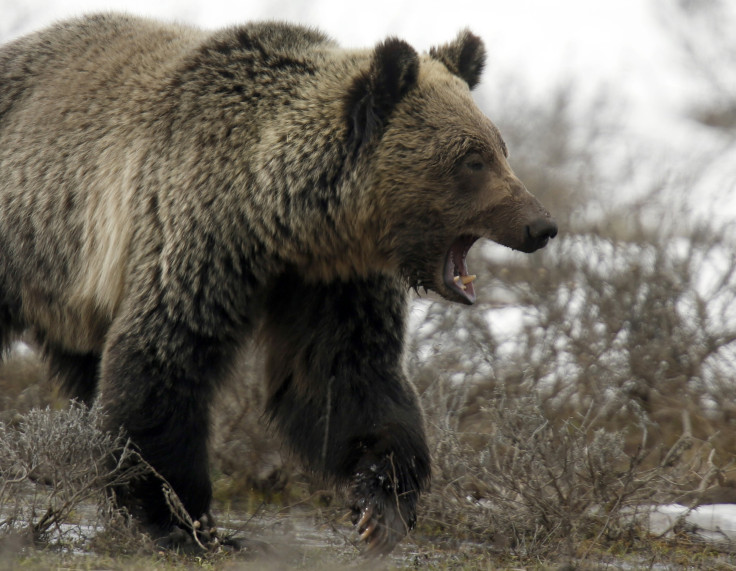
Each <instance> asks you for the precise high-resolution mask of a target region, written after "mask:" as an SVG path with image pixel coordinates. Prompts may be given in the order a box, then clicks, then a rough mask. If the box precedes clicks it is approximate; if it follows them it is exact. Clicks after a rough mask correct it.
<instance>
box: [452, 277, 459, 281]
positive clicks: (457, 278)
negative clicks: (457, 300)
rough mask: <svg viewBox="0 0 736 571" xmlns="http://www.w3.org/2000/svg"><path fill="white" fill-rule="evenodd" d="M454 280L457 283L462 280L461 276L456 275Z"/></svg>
mask: <svg viewBox="0 0 736 571" xmlns="http://www.w3.org/2000/svg"><path fill="white" fill-rule="evenodd" d="M452 280H453V281H454V282H455V283H457V282H459V281H460V276H455V277H454V278H452Z"/></svg>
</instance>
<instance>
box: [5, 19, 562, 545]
mask: <svg viewBox="0 0 736 571" xmlns="http://www.w3.org/2000/svg"><path fill="white" fill-rule="evenodd" d="M484 57H485V52H484V48H483V45H482V42H481V41H480V40H479V39H478V38H477V37H475V36H473V35H472V34H470V33H469V32H467V31H466V32H462V33H461V34H460V35H459V36H458V38H457V39H456V40H455V41H454V42H451V43H449V44H446V45H444V46H441V47H438V48H435V49H433V50H431V52H430V53H429V54H424V55H419V54H417V53H416V52H415V51H414V49H413V48H411V47H410V46H409V45H408V44H406V43H405V42H403V41H401V40H398V39H394V38H390V39H388V40H386V41H385V42H382V43H380V44H379V45H377V46H376V47H375V48H374V49H372V50H361V51H348V50H343V49H341V48H339V47H338V46H337V45H336V44H335V43H334V42H333V41H331V40H329V39H328V38H326V37H325V36H324V35H322V34H321V33H319V32H316V31H314V30H310V29H306V28H301V27H297V26H290V25H286V24H278V23H268V24H252V25H245V26H240V27H234V28H230V29H226V30H222V31H219V32H214V33H210V32H203V31H200V30H197V29H193V28H188V27H183V26H175V25H162V24H159V23H155V22H152V21H148V20H142V19H136V18H131V17H124V16H116V15H99V16H92V17H88V18H84V19H80V20H74V21H69V22H64V23H61V24H58V25H56V26H54V27H52V28H50V29H47V30H44V31H41V32H39V33H36V34H33V35H30V36H27V37H24V38H21V39H19V40H17V41H15V42H13V43H10V44H7V45H5V46H3V47H2V48H0V85H2V89H0V252H2V254H1V256H0V320H1V321H0V342H1V343H2V344H3V345H4V346H7V344H8V343H10V342H11V341H12V339H13V338H14V337H15V336H16V335H17V334H18V333H20V332H22V331H24V330H29V331H31V332H33V333H34V334H35V335H36V336H37V338H38V339H39V341H40V343H41V344H42V346H43V348H44V351H45V353H46V355H47V357H48V359H49V360H50V363H51V366H52V370H53V371H54V373H55V374H56V375H57V376H58V377H59V378H60V379H61V381H62V382H63V383H64V385H65V387H66V388H67V390H68V391H69V392H70V393H71V394H72V395H74V396H77V397H78V398H81V399H82V400H85V401H87V402H90V401H92V400H93V399H94V398H99V400H100V401H101V403H102V405H103V407H104V409H105V411H106V412H107V418H108V419H109V424H110V427H111V428H114V427H117V426H120V425H122V426H123V427H124V428H125V429H126V430H127V431H128V433H129V434H130V436H131V437H132V438H133V440H134V442H135V443H136V444H137V445H138V447H139V448H140V450H141V452H142V454H143V455H144V457H146V458H147V459H148V460H149V462H150V463H151V464H152V465H153V466H154V467H155V468H156V469H157V470H158V471H159V472H160V473H161V474H162V475H163V476H165V477H166V479H167V480H168V481H169V482H170V484H171V485H172V486H173V488H174V489H175V490H176V492H177V493H178V495H179V496H180V498H181V499H182V501H183V504H184V506H185V507H186V509H187V510H188V511H189V513H190V514H191V515H192V517H193V518H199V517H200V516H202V515H205V514H207V512H208V510H209V506H210V499H211V487H210V480H209V475H208V470H207V439H208V429H209V415H210V402H211V400H212V396H213V393H214V391H215V390H216V388H217V386H218V383H219V379H220V378H222V377H223V376H224V375H223V373H224V371H225V370H226V368H227V367H228V366H229V365H230V364H231V361H232V360H233V357H234V355H235V353H236V352H237V348H238V347H239V346H240V345H241V344H242V343H243V341H244V339H245V338H246V337H249V336H252V335H255V334H257V333H260V335H261V337H262V339H263V343H264V346H265V348H266V351H267V353H268V379H267V382H268V387H269V391H270V392H269V394H270V400H269V410H270V414H271V416H272V418H273V419H274V421H275V423H276V424H277V426H278V427H279V428H280V429H281V431H282V432H283V434H284V436H285V438H286V439H287V440H288V442H289V443H290V444H291V446H292V447H293V448H294V450H295V451H296V452H297V453H298V454H299V455H300V456H301V457H302V458H303V460H304V462H305V463H306V464H307V465H308V466H309V467H310V468H311V469H313V470H315V471H317V472H320V473H322V474H324V475H325V476H326V477H328V478H329V479H331V480H332V481H333V482H334V483H335V484H337V485H340V486H347V487H348V488H349V489H350V493H351V501H352V507H353V510H354V513H355V515H356V518H355V519H356V521H357V522H358V524H359V531H360V532H361V533H362V535H363V538H364V539H365V541H366V542H368V544H369V546H370V547H371V549H372V551H373V552H386V551H388V550H390V549H391V548H392V547H393V546H394V545H395V544H396V542H398V541H399V540H400V539H401V537H403V536H404V534H405V533H406V530H407V529H409V528H411V526H412V525H413V523H414V519H415V506H416V502H417V498H418V496H419V494H420V492H421V491H422V490H423V489H424V488H425V487H426V486H427V483H428V480H429V475H430V461H429V453H428V450H427V446H426V443H425V438H424V433H423V428H422V416H421V412H420V409H419V406H418V403H417V398H416V396H415V395H414V392H413V390H412V388H411V385H410V384H409V383H408V382H407V379H406V378H405V374H404V371H403V369H402V366H401V362H402V353H403V334H404V324H405V306H406V300H405V295H406V291H407V287H419V286H423V287H425V288H428V289H433V290H435V291H437V292H439V293H440V294H442V295H444V296H445V297H447V298H448V299H450V300H453V301H459V302H463V303H472V301H473V300H474V295H475V294H474V291H473V286H472V284H470V285H468V286H463V285H462V284H460V285H458V280H459V279H460V278H461V277H465V276H466V274H467V268H466V266H465V255H466V254H467V250H468V248H470V246H471V245H472V243H473V242H474V241H475V240H476V239H477V238H479V237H486V238H490V239H494V240H496V241H498V242H500V243H502V244H505V245H507V246H509V247H512V248H517V249H520V250H523V251H533V250H535V249H537V248H540V247H542V246H544V245H545V244H546V243H547V240H548V239H549V238H551V237H554V235H555V233H556V227H555V225H554V222H552V220H551V218H550V216H549V214H548V213H547V212H546V211H545V210H544V209H543V208H542V207H541V206H540V205H539V203H538V202H537V201H536V199H534V197H533V196H532V195H531V194H529V193H528V192H527V191H526V189H525V188H524V187H523V185H522V184H521V183H520V182H519V181H518V179H517V178H516V177H515V176H514V175H513V173H512V171H511V169H510V168H509V166H508V163H507V162H506V148H505V145H504V143H503V141H502V139H501V137H500V135H499V133H498V131H497V130H496V128H495V127H494V126H493V124H492V123H491V122H490V121H489V120H488V119H487V118H486V117H484V116H483V115H482V114H481V113H480V111H479V110H478V109H477V107H476V106H475V105H474V103H473V101H472V99H471V96H470V92H469V86H470V87H472V86H474V85H476V84H477V82H478V81H479V78H480V73H481V70H482V67H483V63H484ZM453 275H454V276H455V279H454V281H453ZM124 499H125V501H127V502H128V503H129V504H130V505H131V507H133V508H134V509H136V510H138V511H140V512H141V515H142V516H143V517H144V518H145V519H146V520H147V521H148V522H149V523H150V524H152V525H155V526H157V527H158V528H163V529H164V530H166V529H168V528H169V527H170V526H171V524H172V522H171V517H170V514H169V511H168V509H167V506H166V504H165V502H164V499H163V496H162V493H161V488H160V485H159V483H158V482H157V481H156V480H143V481H140V482H138V484H137V485H136V486H135V487H134V488H133V489H132V490H130V492H129V494H128V495H127V496H124Z"/></svg>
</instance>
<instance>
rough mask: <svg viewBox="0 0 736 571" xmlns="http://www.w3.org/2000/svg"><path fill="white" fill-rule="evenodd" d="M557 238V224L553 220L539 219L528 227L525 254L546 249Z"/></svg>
mask: <svg viewBox="0 0 736 571" xmlns="http://www.w3.org/2000/svg"><path fill="white" fill-rule="evenodd" d="M555 236H557V223H556V222H555V221H554V220H552V218H548V217H545V218H537V219H536V220H535V221H534V222H532V223H531V224H528V225H527V226H526V244H525V248H524V251H525V252H534V251H536V250H539V249H540V248H544V247H545V246H546V245H547V242H549V241H550V240H551V239H552V238H554V237H555Z"/></svg>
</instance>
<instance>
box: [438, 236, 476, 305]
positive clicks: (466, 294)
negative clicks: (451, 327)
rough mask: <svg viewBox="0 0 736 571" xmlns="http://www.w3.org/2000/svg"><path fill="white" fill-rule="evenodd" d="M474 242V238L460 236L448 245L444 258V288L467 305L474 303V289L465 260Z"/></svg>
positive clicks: (472, 278) (472, 277) (473, 277)
mask: <svg viewBox="0 0 736 571" xmlns="http://www.w3.org/2000/svg"><path fill="white" fill-rule="evenodd" d="M476 240H477V237H475V236H461V237H460V238H458V239H457V240H455V241H454V242H453V243H452V244H451V245H450V249H449V250H448V251H447V256H446V257H445V271H444V282H445V286H447V288H448V289H450V290H451V291H454V292H456V293H458V294H459V295H460V296H461V297H462V298H463V300H464V301H465V302H466V303H468V304H472V303H475V288H474V287H473V280H474V279H475V276H471V275H468V266H467V265H466V263H465V259H466V258H467V256H468V251H469V250H470V247H471V246H472V245H473V244H474V243H475V241H476Z"/></svg>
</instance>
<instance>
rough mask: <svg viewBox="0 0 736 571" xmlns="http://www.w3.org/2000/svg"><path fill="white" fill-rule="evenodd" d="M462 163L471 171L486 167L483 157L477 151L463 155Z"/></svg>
mask: <svg viewBox="0 0 736 571" xmlns="http://www.w3.org/2000/svg"><path fill="white" fill-rule="evenodd" d="M463 163H464V165H465V168H466V169H468V170H470V171H473V172H480V171H482V170H483V169H484V168H485V167H486V162H485V161H484V160H483V157H482V156H481V155H480V154H478V153H470V154H469V155H467V156H466V157H465V160H464V161H463Z"/></svg>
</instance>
